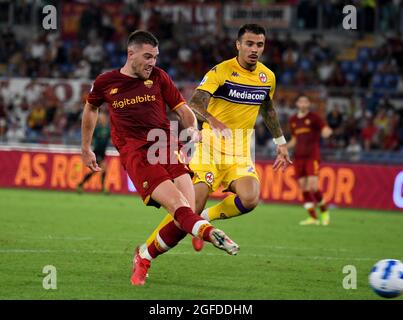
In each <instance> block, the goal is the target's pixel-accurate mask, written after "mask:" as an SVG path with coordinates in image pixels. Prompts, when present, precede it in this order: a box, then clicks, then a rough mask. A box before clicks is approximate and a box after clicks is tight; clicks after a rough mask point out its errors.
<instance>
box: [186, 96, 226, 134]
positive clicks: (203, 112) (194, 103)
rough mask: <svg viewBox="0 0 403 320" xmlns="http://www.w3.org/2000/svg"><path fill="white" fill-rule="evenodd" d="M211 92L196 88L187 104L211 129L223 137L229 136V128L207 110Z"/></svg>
mask: <svg viewBox="0 0 403 320" xmlns="http://www.w3.org/2000/svg"><path fill="white" fill-rule="evenodd" d="M210 98H211V94H210V93H208V92H207V91H204V90H196V92H195V93H194V94H193V96H192V98H191V99H190V102H189V106H190V108H192V110H193V112H194V113H195V114H196V116H197V118H198V119H199V120H200V121H205V122H207V123H208V124H209V125H210V127H211V129H213V130H214V131H218V133H219V134H221V135H222V136H223V137H230V136H231V130H230V129H229V128H228V127H227V126H226V125H225V124H224V123H222V122H221V121H219V120H217V119H216V118H215V117H213V116H212V115H211V114H210V113H209V112H208V111H207V106H208V104H209V101H210Z"/></svg>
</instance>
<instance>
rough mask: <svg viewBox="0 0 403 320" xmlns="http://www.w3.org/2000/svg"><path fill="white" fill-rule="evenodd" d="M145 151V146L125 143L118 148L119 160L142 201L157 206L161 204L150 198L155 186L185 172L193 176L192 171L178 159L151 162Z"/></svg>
mask: <svg viewBox="0 0 403 320" xmlns="http://www.w3.org/2000/svg"><path fill="white" fill-rule="evenodd" d="M147 151H148V149H147V148H140V149H137V150H136V149H131V148H130V146H129V145H126V146H125V147H124V148H122V149H121V150H120V160H121V162H122V165H123V167H124V168H125V170H126V171H127V173H128V175H129V177H130V179H131V180H132V182H133V185H134V186H135V188H136V190H137V192H138V193H139V194H140V196H141V198H142V199H143V202H144V203H145V204H146V205H147V206H155V207H157V208H159V207H161V204H159V203H158V202H156V201H154V200H152V199H151V194H152V192H153V191H154V190H155V188H156V187H157V186H158V185H159V184H161V183H162V182H164V181H165V180H173V179H175V178H177V177H179V176H181V175H183V174H186V173H187V174H189V175H190V176H191V177H193V171H192V170H190V169H189V167H188V166H187V165H186V164H183V163H181V162H179V161H178V163H171V164H170V163H168V164H160V163H156V164H151V163H150V162H149V161H148V160H147Z"/></svg>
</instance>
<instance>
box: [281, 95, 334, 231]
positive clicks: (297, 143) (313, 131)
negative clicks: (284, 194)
mask: <svg viewBox="0 0 403 320" xmlns="http://www.w3.org/2000/svg"><path fill="white" fill-rule="evenodd" d="M310 105H311V102H310V100H309V98H308V97H307V96H305V95H300V96H298V97H297V99H296V106H297V109H298V112H297V114H296V115H294V116H292V117H290V119H289V125H290V129H291V134H292V138H291V140H290V141H289V142H288V147H289V148H295V150H294V168H295V176H296V178H297V179H298V184H299V186H300V188H301V190H302V195H303V199H304V208H305V209H306V210H307V211H308V213H309V217H308V218H307V219H305V220H303V221H301V222H300V225H319V224H321V225H324V226H327V225H328V224H329V222H330V216H329V212H328V208H327V205H326V201H325V199H324V198H323V194H322V192H321V191H320V190H319V187H318V175H319V164H320V138H321V137H323V138H328V137H329V136H330V135H331V134H332V129H331V128H330V127H329V126H327V125H326V123H325V122H324V121H323V120H322V118H321V117H320V116H319V115H318V114H316V113H314V112H312V111H310V110H309V109H310ZM315 203H316V204H317V205H318V206H319V208H320V212H321V213H320V216H319V219H318V216H317V214H316V211H315Z"/></svg>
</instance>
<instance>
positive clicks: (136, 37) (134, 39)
mask: <svg viewBox="0 0 403 320" xmlns="http://www.w3.org/2000/svg"><path fill="white" fill-rule="evenodd" d="M134 44H141V45H142V44H150V45H152V46H153V47H156V46H158V40H157V38H156V37H155V36H154V35H153V34H152V33H151V32H148V31H144V30H136V31H134V32H132V33H131V34H130V35H129V38H128V39H127V46H128V47H130V46H131V45H134Z"/></svg>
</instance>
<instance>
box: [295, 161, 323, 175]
mask: <svg viewBox="0 0 403 320" xmlns="http://www.w3.org/2000/svg"><path fill="white" fill-rule="evenodd" d="M294 169H295V177H296V178H297V179H299V178H303V177H308V176H318V175H319V160H318V159H310V158H302V159H294Z"/></svg>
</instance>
